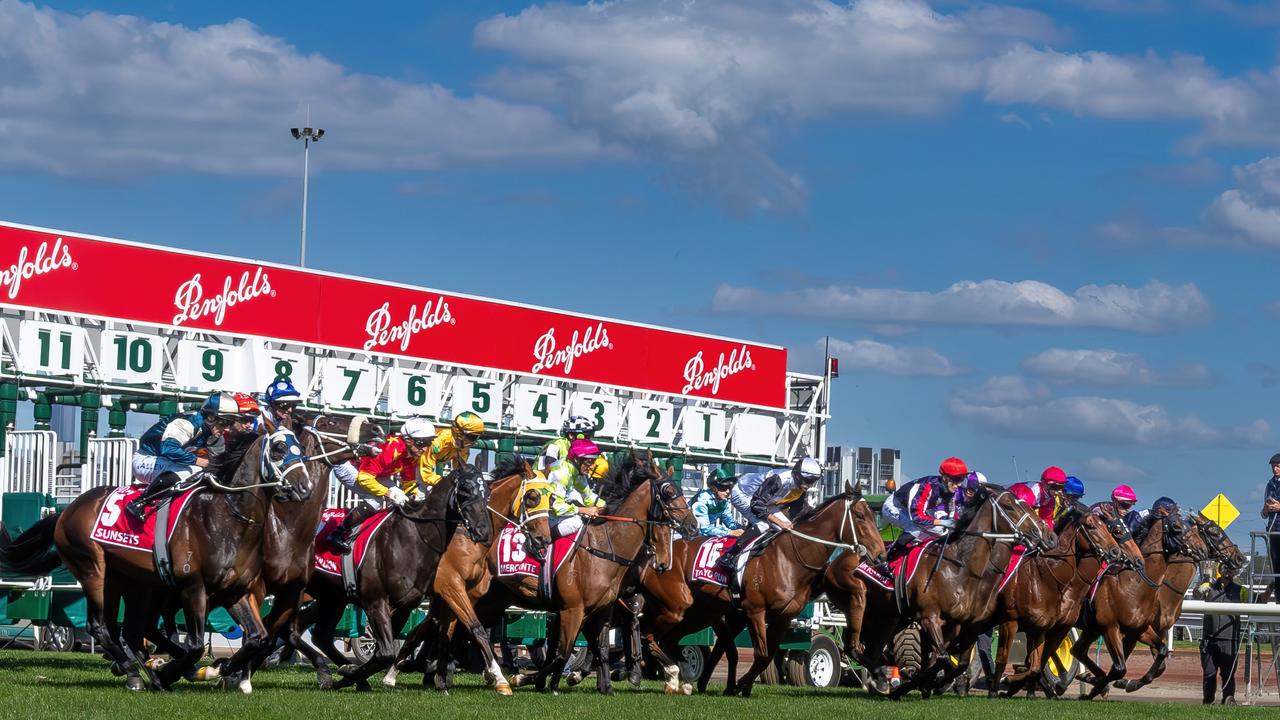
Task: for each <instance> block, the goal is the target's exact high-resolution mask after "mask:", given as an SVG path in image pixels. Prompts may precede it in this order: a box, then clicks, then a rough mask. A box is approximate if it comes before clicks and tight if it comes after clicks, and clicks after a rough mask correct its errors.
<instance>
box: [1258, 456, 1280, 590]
mask: <svg viewBox="0 0 1280 720" xmlns="http://www.w3.org/2000/svg"><path fill="white" fill-rule="evenodd" d="M1262 498H1263V500H1262V519H1263V520H1265V521H1266V526H1265V527H1266V531H1267V532H1268V533H1271V534H1270V535H1269V536H1268V537H1267V550H1268V552H1267V554H1268V555H1270V556H1271V572H1272V573H1273V574H1276V575H1280V453H1276V454H1275V455H1272V456H1271V479H1270V480H1268V481H1267V488H1266V490H1265V491H1264V493H1263V496H1262ZM1267 594H1268V595H1270V596H1271V598H1272V599H1274V600H1280V577H1273V578H1271V590H1270V592H1268V593H1267Z"/></svg>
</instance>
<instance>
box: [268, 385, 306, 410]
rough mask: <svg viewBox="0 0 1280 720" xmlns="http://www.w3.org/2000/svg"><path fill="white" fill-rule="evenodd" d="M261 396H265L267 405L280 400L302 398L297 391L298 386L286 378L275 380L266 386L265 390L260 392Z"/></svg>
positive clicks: (293, 400)
mask: <svg viewBox="0 0 1280 720" xmlns="http://www.w3.org/2000/svg"><path fill="white" fill-rule="evenodd" d="M262 397H264V398H266V400H267V404H268V405H275V404H276V403H278V402H280V401H281V400H290V401H292V402H298V401H300V400H301V399H302V393H300V392H298V388H296V387H294V386H293V383H291V382H289V381H288V380H276V381H275V382H273V383H271V384H270V385H268V386H267V391H266V392H264V393H262Z"/></svg>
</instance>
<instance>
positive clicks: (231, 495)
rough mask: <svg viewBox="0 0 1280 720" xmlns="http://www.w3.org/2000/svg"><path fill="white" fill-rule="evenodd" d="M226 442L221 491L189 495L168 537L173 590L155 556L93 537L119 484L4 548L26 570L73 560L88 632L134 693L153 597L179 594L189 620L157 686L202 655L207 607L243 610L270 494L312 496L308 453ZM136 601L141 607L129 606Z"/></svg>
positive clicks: (256, 634)
mask: <svg viewBox="0 0 1280 720" xmlns="http://www.w3.org/2000/svg"><path fill="white" fill-rule="evenodd" d="M228 445H229V447H228V449H227V452H225V453H223V454H222V455H219V456H218V457H217V458H215V460H214V461H213V462H212V463H211V472H210V473H208V475H207V477H209V478H211V480H209V482H211V483H212V484H213V487H211V488H208V489H205V490H202V491H201V492H199V493H197V494H196V495H195V496H194V497H193V498H192V499H191V500H190V504H189V505H188V506H187V510H186V512H184V513H183V514H182V517H181V518H179V520H178V522H177V525H176V526H175V528H174V532H173V536H172V538H171V539H170V541H169V551H170V555H171V556H172V557H173V558H174V568H173V580H174V587H173V588H170V587H167V586H166V585H165V584H164V582H163V581H162V580H161V579H160V577H159V575H158V574H157V572H156V569H155V564H154V559H153V556H152V554H151V553H149V552H142V551H139V550H132V549H125V548H120V547H116V546H107V545H102V544H100V543H98V542H97V541H95V540H93V538H92V532H93V527H94V523H95V521H96V519H97V517H98V514H99V512H100V511H101V510H102V505H103V502H104V501H105V499H106V498H107V496H108V495H110V494H111V492H112V491H113V490H114V489H115V488H112V487H99V488H93V489H91V490H88V491H86V492H85V493H83V494H82V495H80V496H79V497H78V498H76V499H75V500H74V501H72V502H71V504H70V505H69V506H67V508H66V509H65V510H63V511H61V512H59V513H58V514H56V515H54V516H50V517H48V518H45V519H43V520H41V521H40V522H38V523H36V524H35V525H34V526H32V527H31V528H30V529H29V530H28V531H27V532H25V533H23V534H22V535H21V536H20V537H18V538H17V539H16V540H15V541H14V542H13V543H12V544H11V545H10V546H9V547H7V548H5V550H4V552H3V558H2V561H3V564H4V566H5V567H7V568H10V569H12V570H13V571H16V572H21V573H25V574H47V573H48V572H50V571H52V570H53V569H54V568H55V567H56V566H57V565H58V563H59V561H61V563H62V564H64V565H66V566H67V568H68V569H69V570H70V571H71V573H72V575H74V576H75V578H76V579H77V580H79V581H80V585H81V587H82V588H83V590H84V594H85V600H86V602H87V604H88V623H89V631H90V633H91V634H92V635H93V637H94V639H95V640H97V641H98V642H99V643H101V644H102V646H103V649H104V650H106V652H107V654H108V656H109V657H110V658H111V660H112V661H113V662H114V664H115V665H116V666H117V667H119V668H121V669H124V670H125V671H126V673H127V674H128V680H127V686H128V687H129V688H130V689H134V690H140V689H143V687H144V685H143V682H142V679H141V677H140V675H139V673H138V667H139V666H140V662H139V661H138V657H137V656H136V655H135V654H134V653H133V652H132V650H131V647H135V646H140V645H141V642H142V635H143V632H144V631H145V628H146V625H147V624H148V623H154V619H155V616H156V613H158V612H159V611H160V610H161V609H163V608H162V607H160V606H159V604H158V602H157V601H155V600H154V599H153V598H168V597H173V596H175V595H176V597H177V598H178V601H179V603H180V604H181V607H182V611H183V615H184V616H185V621H186V630H187V636H186V642H185V648H184V649H185V652H182V653H180V654H179V655H178V656H177V657H176V658H175V659H174V660H173V661H172V662H170V663H167V664H166V665H164V666H163V667H161V668H159V669H158V670H156V671H155V672H153V673H150V678H151V682H152V686H153V687H155V688H157V689H168V688H169V687H170V686H171V685H172V684H173V683H174V682H175V681H176V680H178V679H179V678H181V677H183V676H184V675H186V674H187V673H188V672H189V671H190V670H191V669H192V668H193V667H194V666H195V664H196V663H197V662H198V661H199V660H200V658H201V656H203V654H204V642H205V618H206V616H207V614H208V611H209V610H210V609H212V608H213V607H217V606H224V607H239V608H241V609H243V607H244V603H243V600H244V596H245V595H246V593H247V592H248V591H249V590H250V588H251V587H252V586H253V583H254V582H255V581H256V580H257V579H258V576H259V573H260V571H261V567H262V550H261V544H262V528H263V522H264V521H265V519H266V516H267V505H268V504H269V503H270V502H271V498H272V497H273V496H278V497H280V498H281V499H284V498H288V499H291V500H293V501H304V500H306V499H307V498H309V497H310V496H311V493H312V489H313V487H314V483H313V480H312V478H311V476H310V475H309V474H308V473H307V470H306V468H305V465H304V463H302V462H301V461H300V459H298V460H291V461H286V460H285V458H286V457H287V456H291V455H292V454H291V453H288V448H280V447H277V446H275V445H266V446H265V448H264V445H265V444H264V443H263V442H262V438H261V437H259V436H255V435H251V434H245V435H241V436H239V437H237V438H236V439H234V440H232V441H231V443H229V444H228ZM264 453H265V454H266V456H265V458H264ZM264 460H265V462H264ZM264 471H265V472H267V476H264V475H263V472H264ZM214 478H220V480H214ZM54 548H56V553H55V552H54ZM122 597H123V598H125V600H126V602H125V604H126V609H127V611H128V612H127V616H126V626H125V632H124V635H123V637H120V636H119V624H118V622H117V620H116V618H117V611H118V607H119V604H120V600H121V598H122ZM131 599H132V602H133V605H132V608H133V609H132V610H129V608H130V605H129V603H130V601H131ZM237 619H238V620H240V621H241V622H242V623H243V626H244V630H245V642H246V643H263V642H265V640H266V631H265V629H264V628H263V626H262V623H261V620H260V619H259V618H257V617H256V616H254V615H252V614H251V613H244V612H239V613H237ZM246 682H247V680H246ZM241 689H242V690H243V691H245V692H249V691H250V689H251V687H250V686H248V685H247V684H246V685H245V686H242V687H241Z"/></svg>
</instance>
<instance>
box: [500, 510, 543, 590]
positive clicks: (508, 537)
mask: <svg viewBox="0 0 1280 720" xmlns="http://www.w3.org/2000/svg"><path fill="white" fill-rule="evenodd" d="M527 539H528V538H526V537H525V534H524V531H523V530H521V529H520V528H519V527H517V526H516V524H515V523H507V526H506V527H504V528H502V532H501V533H499V534H498V577H514V576H524V577H538V576H539V575H540V574H541V573H542V563H541V562H540V561H539V560H538V558H537V557H534V556H533V555H530V554H529V553H528V552H527V551H526V549H525V541H526V540H527Z"/></svg>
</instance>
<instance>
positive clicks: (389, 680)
mask: <svg viewBox="0 0 1280 720" xmlns="http://www.w3.org/2000/svg"><path fill="white" fill-rule="evenodd" d="M382 684H383V686H385V687H395V686H396V676H395V675H391V674H390V673H388V674H386V675H384V676H383V677H382Z"/></svg>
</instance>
